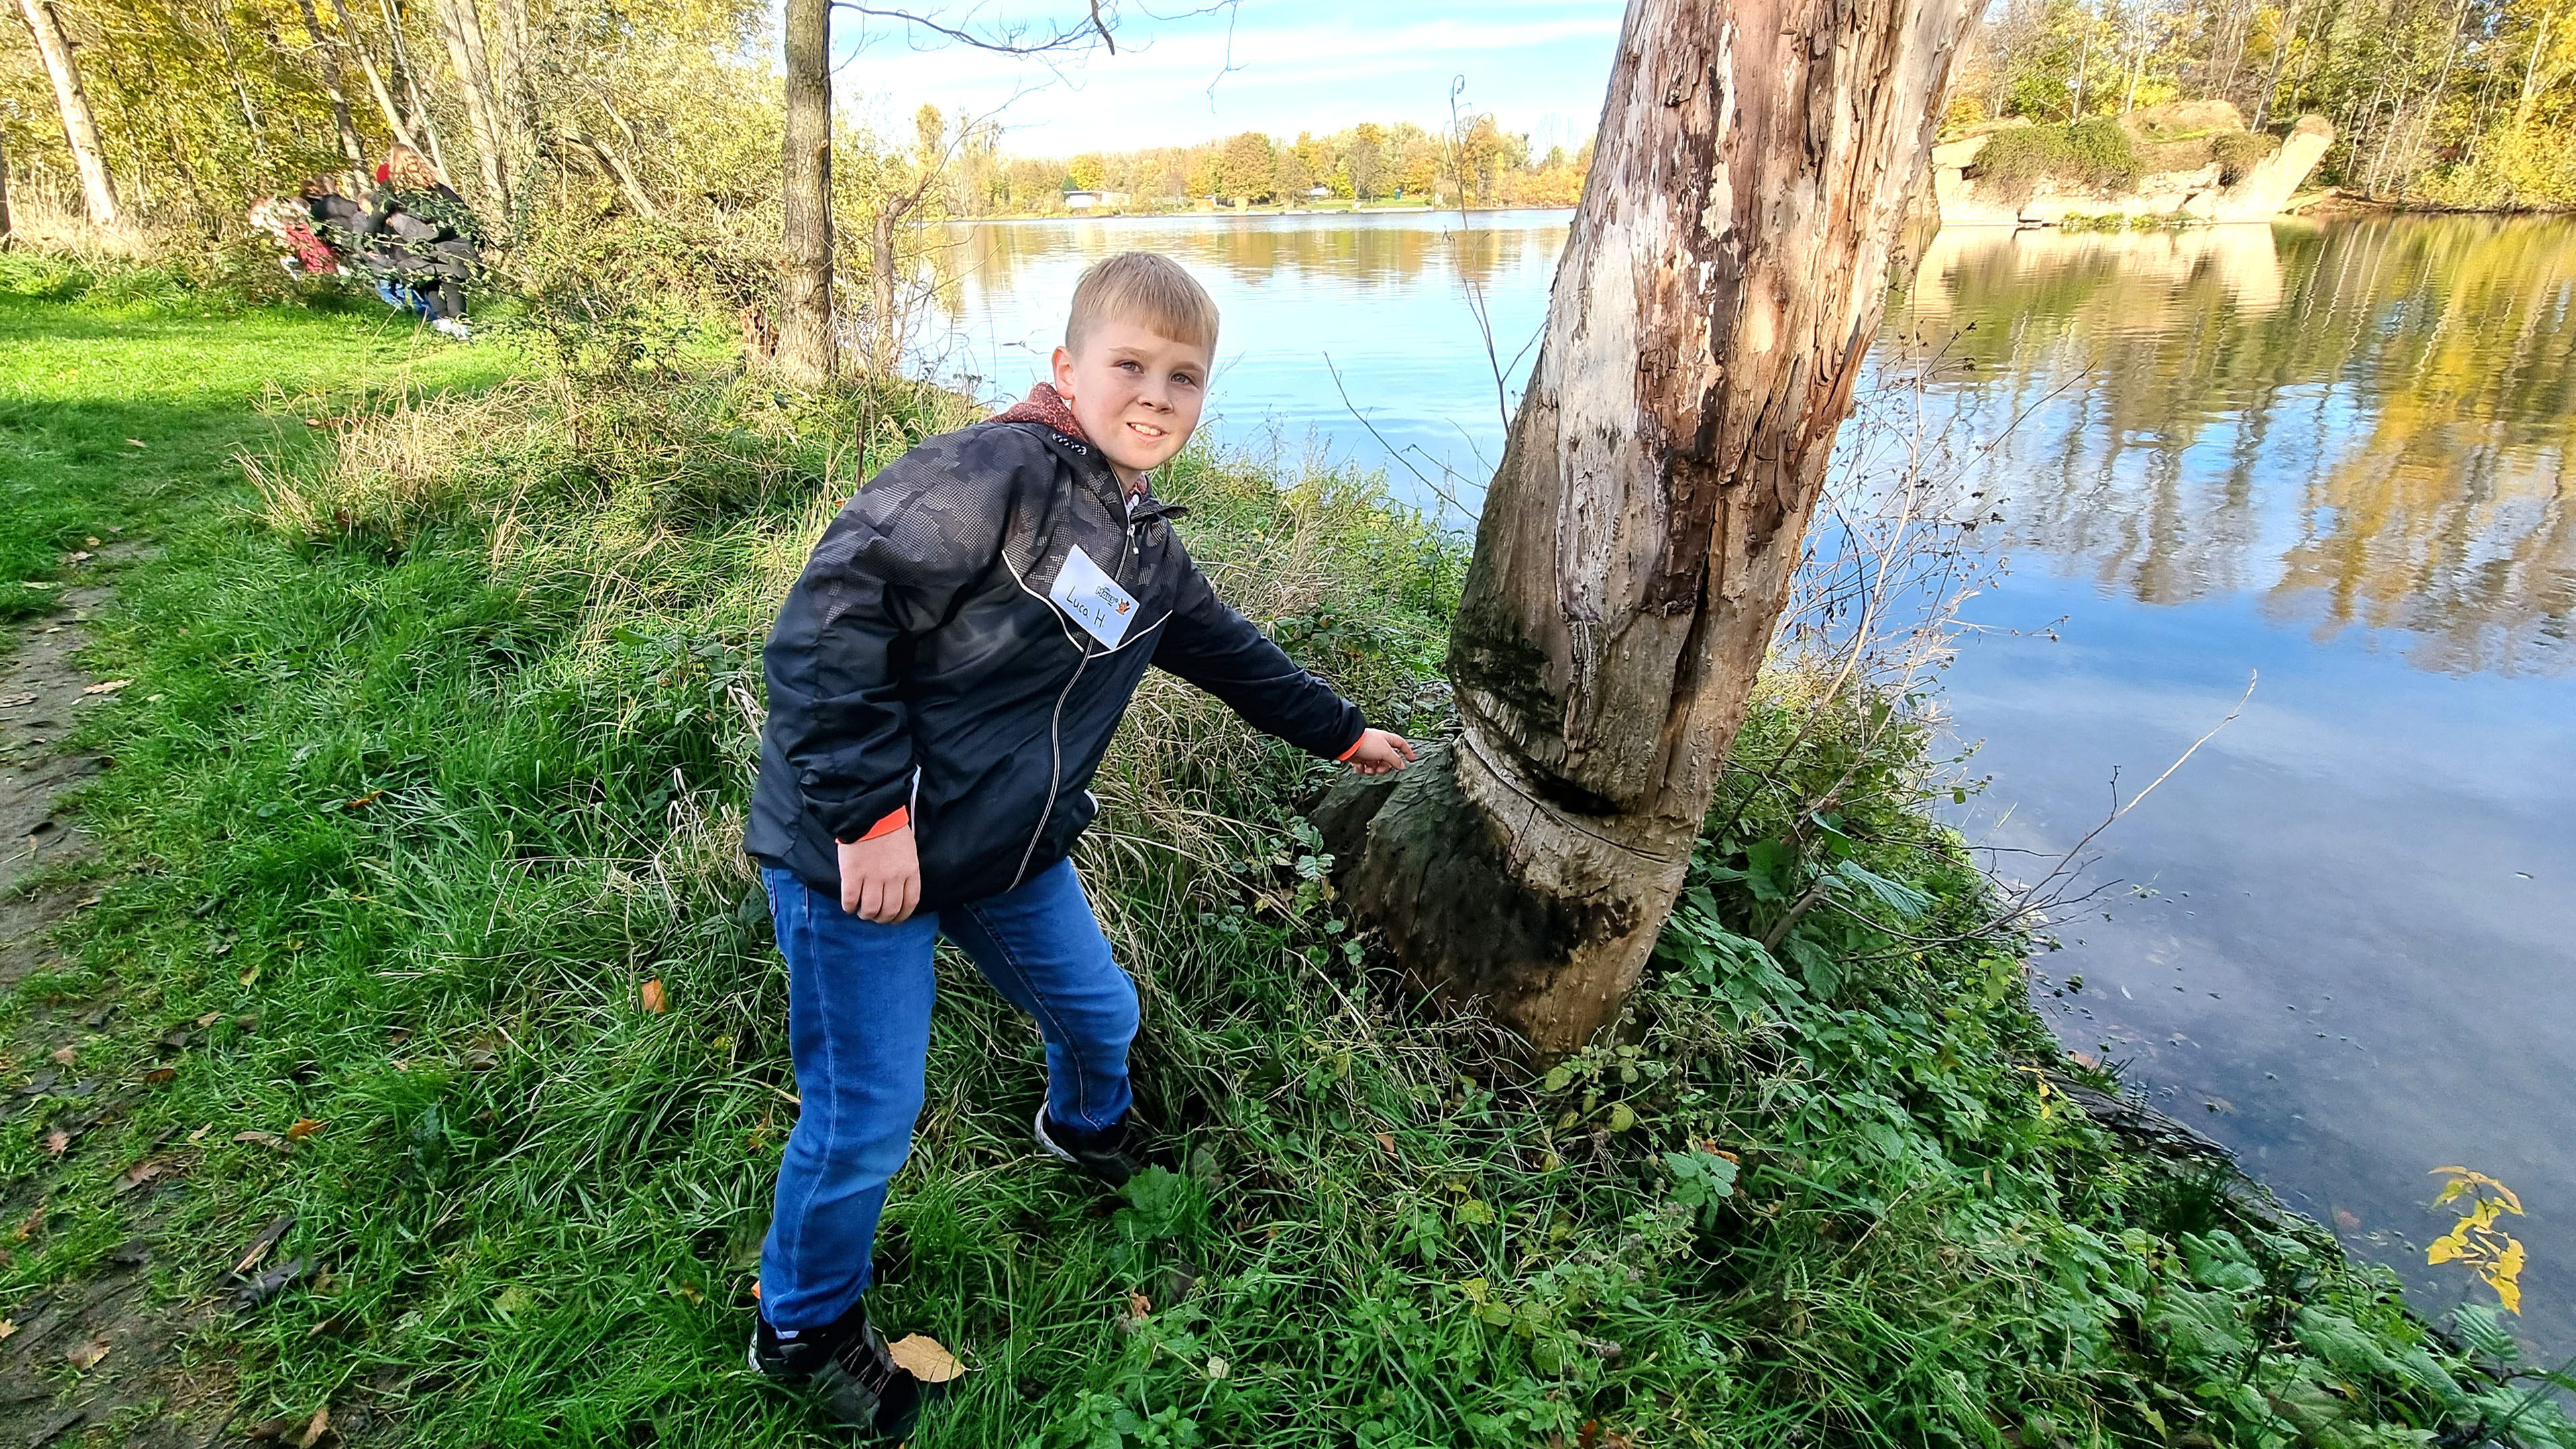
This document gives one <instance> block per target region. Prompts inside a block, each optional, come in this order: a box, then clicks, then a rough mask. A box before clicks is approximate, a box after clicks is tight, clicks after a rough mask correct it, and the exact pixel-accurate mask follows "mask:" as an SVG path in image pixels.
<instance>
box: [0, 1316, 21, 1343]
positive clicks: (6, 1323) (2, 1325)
mask: <svg viewBox="0 0 2576 1449" xmlns="http://www.w3.org/2000/svg"><path fill="white" fill-rule="evenodd" d="M17 1331H18V1320H16V1319H14V1318H0V1338H7V1337H8V1336H9V1335H11V1334H13V1333H16V1332H17Z"/></svg>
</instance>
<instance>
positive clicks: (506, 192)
mask: <svg viewBox="0 0 2576 1449" xmlns="http://www.w3.org/2000/svg"><path fill="white" fill-rule="evenodd" d="M437 13H438V33H439V35H440V37H441V38H442V39H444V40H445V41H446V42H447V59H448V63H449V64H450V65H452V66H454V67H455V68H456V88H457V90H458V91H459V92H460V93H462V95H463V98H464V101H465V124H466V127H467V128H468V129H470V130H471V131H473V132H474V154H475V159H476V160H477V161H478V162H480V163H481V168H482V175H483V193H484V196H485V198H486V199H487V200H489V201H490V202H491V203H492V205H493V206H494V207H496V208H498V209H500V210H502V211H504V212H506V211H507V210H508V209H509V205H510V167H509V159H508V152H507V150H506V147H507V145H508V142H507V139H506V137H505V134H504V132H503V130H502V123H501V114H500V108H499V107H498V106H497V105H495V104H494V102H493V99H492V62H491V59H490V55H489V52H488V51H487V50H486V48H485V46H484V44H483V18H482V17H481V16H480V15H478V14H476V13H475V10H474V0H437Z"/></svg>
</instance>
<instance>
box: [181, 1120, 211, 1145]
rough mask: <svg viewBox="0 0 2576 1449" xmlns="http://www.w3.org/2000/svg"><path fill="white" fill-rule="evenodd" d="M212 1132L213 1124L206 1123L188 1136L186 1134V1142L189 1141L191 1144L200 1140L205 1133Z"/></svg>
mask: <svg viewBox="0 0 2576 1449" xmlns="http://www.w3.org/2000/svg"><path fill="white" fill-rule="evenodd" d="M214 1130H215V1124H214V1123H212V1122H209V1123H207V1124H206V1125H205V1126H203V1127H200V1128H198V1129H197V1130H196V1131H194V1132H191V1133H189V1134H188V1140H189V1141H191V1142H195V1141H197V1140H199V1139H200V1138H203V1137H204V1136H205V1135H206V1134H207V1133H209V1132H212V1131H214Z"/></svg>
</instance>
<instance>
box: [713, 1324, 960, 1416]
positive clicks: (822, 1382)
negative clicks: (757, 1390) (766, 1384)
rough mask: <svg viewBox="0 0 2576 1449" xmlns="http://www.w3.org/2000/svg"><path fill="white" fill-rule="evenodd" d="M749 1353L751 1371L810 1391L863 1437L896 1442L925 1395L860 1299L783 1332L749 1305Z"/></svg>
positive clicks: (921, 1384) (917, 1414)
mask: <svg viewBox="0 0 2576 1449" xmlns="http://www.w3.org/2000/svg"><path fill="white" fill-rule="evenodd" d="M750 1358H751V1368H752V1372H754V1373H757V1374H759V1375H760V1376H761V1377H763V1378H765V1379H767V1380H769V1381H770V1382H771V1383H774V1384H786V1385H791V1386H794V1387H799V1388H803V1389H806V1390H807V1391H809V1392H811V1393H812V1394H813V1395H814V1396H815V1397H816V1398H817V1399H819V1400H820V1401H821V1402H822V1405H823V1412H824V1413H825V1414H827V1415H829V1416H830V1418H831V1420H832V1422H833V1423H835V1424H837V1425H839V1426H840V1427H842V1428H844V1429H856V1430H858V1431H859V1432H860V1433H862V1434H864V1435H866V1436H867V1438H866V1439H864V1440H862V1441H861V1442H864V1443H873V1444H900V1443H902V1442H903V1438H904V1436H905V1435H907V1434H910V1433H911V1432H912V1426H913V1421H914V1420H916V1419H918V1418H919V1417H920V1415H921V1405H922V1400H923V1399H924V1398H926V1397H927V1393H926V1386H925V1385H924V1384H923V1383H922V1382H921V1381H920V1380H919V1379H916V1378H914V1377H913V1376H912V1374H911V1373H910V1372H909V1371H907V1370H906V1369H905V1368H904V1367H903V1366H902V1365H901V1364H898V1363H896V1362H895V1361H894V1359H893V1357H892V1356H891V1355H889V1354H888V1353H887V1352H886V1342H885V1336H884V1335H883V1334H880V1333H878V1332H877V1330H876V1325H874V1324H872V1323H870V1322H868V1310H867V1305H866V1304H865V1303H864V1302H863V1303H861V1304H859V1305H858V1306H857V1307H854V1308H852V1309H851V1310H850V1311H849V1312H847V1313H844V1314H842V1315H841V1317H840V1320H839V1321H838V1322H836V1323H834V1324H832V1325H831V1326H830V1327H827V1328H815V1329H807V1330H806V1331H804V1332H802V1333H799V1334H796V1335H794V1336H793V1337H786V1338H782V1337H780V1336H779V1333H778V1330H776V1329H774V1328H771V1327H770V1326H769V1319H768V1317H767V1315H765V1314H763V1313H761V1312H760V1311H759V1310H758V1309H756V1308H755V1309H754V1310H752V1329H751V1354H750Z"/></svg>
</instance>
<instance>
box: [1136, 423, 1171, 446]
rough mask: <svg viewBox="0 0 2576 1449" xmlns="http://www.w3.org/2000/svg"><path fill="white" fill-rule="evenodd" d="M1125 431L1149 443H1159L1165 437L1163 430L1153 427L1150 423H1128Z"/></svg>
mask: <svg viewBox="0 0 2576 1449" xmlns="http://www.w3.org/2000/svg"><path fill="white" fill-rule="evenodd" d="M1127 430H1128V431H1129V432H1131V433H1134V434H1135V435H1136V436H1137V437H1140V438H1142V439H1144V440H1145V441H1146V442H1149V443H1159V442H1161V441H1163V439H1164V437H1165V436H1166V435H1165V433H1164V431H1163V429H1161V428H1158V427H1155V426H1154V425H1153V424H1152V423H1129V424H1128V425H1127Z"/></svg>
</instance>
